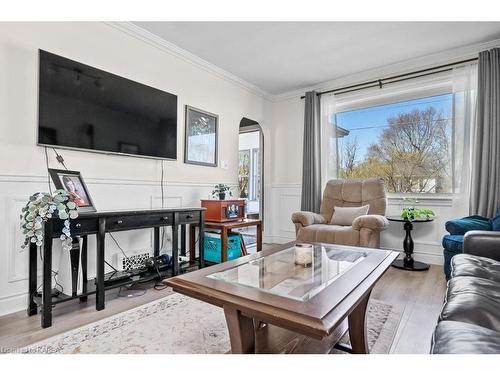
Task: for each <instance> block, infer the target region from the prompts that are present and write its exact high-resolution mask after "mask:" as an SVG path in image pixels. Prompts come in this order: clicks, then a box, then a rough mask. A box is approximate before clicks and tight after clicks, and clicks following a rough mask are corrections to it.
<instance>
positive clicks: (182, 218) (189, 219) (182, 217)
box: [178, 211, 200, 224]
mask: <svg viewBox="0 0 500 375" xmlns="http://www.w3.org/2000/svg"><path fill="white" fill-rule="evenodd" d="M199 221H200V211H189V212H180V213H179V223H178V224H186V223H198V222H199Z"/></svg>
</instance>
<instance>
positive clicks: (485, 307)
mask: <svg viewBox="0 0 500 375" xmlns="http://www.w3.org/2000/svg"><path fill="white" fill-rule="evenodd" d="M463 250H464V254H458V255H455V256H454V257H453V258H452V259H451V279H450V281H449V282H448V289H447V292H446V300H445V303H444V306H443V309H442V311H441V314H440V316H439V321H438V324H437V326H436V329H435V331H434V334H433V337H432V346H431V353H433V354H480V353H489V354H500V232H488V231H470V232H467V233H466V234H465V236H464V247H463Z"/></svg>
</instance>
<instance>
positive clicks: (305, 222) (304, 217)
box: [292, 211, 326, 227]
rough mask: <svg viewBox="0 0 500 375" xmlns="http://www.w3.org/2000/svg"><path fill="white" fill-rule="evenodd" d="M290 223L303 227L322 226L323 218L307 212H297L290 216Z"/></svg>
mask: <svg viewBox="0 0 500 375" xmlns="http://www.w3.org/2000/svg"><path fill="white" fill-rule="evenodd" d="M292 221H293V223H294V224H301V225H302V226H304V227H307V226H309V225H313V224H324V223H325V222H326V220H325V218H324V217H323V216H321V215H320V214H317V213H314V212H308V211H298V212H294V213H293V214H292Z"/></svg>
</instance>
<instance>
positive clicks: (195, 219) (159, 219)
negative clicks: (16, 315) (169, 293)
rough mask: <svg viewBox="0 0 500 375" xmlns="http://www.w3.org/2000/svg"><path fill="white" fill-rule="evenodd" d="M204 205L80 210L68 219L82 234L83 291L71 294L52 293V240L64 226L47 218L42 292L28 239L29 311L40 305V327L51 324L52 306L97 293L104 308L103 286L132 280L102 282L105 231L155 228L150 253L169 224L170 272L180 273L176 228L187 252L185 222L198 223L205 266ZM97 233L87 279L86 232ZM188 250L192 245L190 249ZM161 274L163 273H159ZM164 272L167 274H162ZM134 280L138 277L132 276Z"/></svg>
mask: <svg viewBox="0 0 500 375" xmlns="http://www.w3.org/2000/svg"><path fill="white" fill-rule="evenodd" d="M204 216H205V208H201V207H197V208H178V209H147V210H127V211H101V212H82V213H80V215H79V216H78V218H76V219H73V220H71V221H70V229H71V235H72V236H73V237H74V238H75V237H82V247H81V261H82V276H83V281H84V282H83V288H82V293H81V294H79V295H76V293H72V294H71V295H68V294H64V293H59V294H57V295H54V296H53V295H52V240H53V239H54V238H59V236H60V235H61V230H62V228H63V221H62V220H59V219H50V220H48V221H47V222H46V223H45V224H44V241H43V245H42V253H43V285H42V293H41V295H39V294H38V293H37V256H38V254H37V252H38V247H37V246H36V245H35V244H33V243H31V244H30V250H29V302H28V309H27V312H28V315H35V314H37V310H38V307H40V308H41V314H42V328H46V327H50V326H51V325H52V306H53V305H55V304H57V303H61V302H65V301H69V300H72V299H75V298H80V300H81V301H86V299H87V296H88V295H91V294H96V309H97V310H102V309H104V292H105V290H106V289H112V288H117V287H119V286H123V285H127V284H130V283H131V280H117V281H116V282H114V283H106V285H105V282H104V276H105V275H104V263H105V258H104V254H105V244H104V243H105V237H106V233H107V232H118V231H126V230H133V229H145V228H153V229H154V241H153V253H154V254H153V255H154V256H158V255H159V253H160V227H165V226H169V227H171V228H172V258H173V264H172V268H171V275H172V276H176V275H177V274H179V271H180V267H179V228H180V229H181V245H180V250H181V251H180V254H181V255H185V254H186V226H187V225H190V224H194V225H196V226H199V228H200V232H199V233H200V235H199V241H198V251H199V259H198V262H199V263H198V264H199V267H200V268H201V267H203V266H204V260H203V246H204V241H203V229H204ZM94 234H95V235H96V237H97V249H96V278H95V280H94V279H91V280H87V236H88V235H94ZM190 251H191V252H194V251H195V248H192V249H190ZM162 276H163V275H162ZM165 276H166V275H165ZM157 277H158V273H157V272H150V273H149V274H148V273H144V274H141V276H140V280H139V281H147V280H153V279H155V278H157ZM134 281H137V280H134Z"/></svg>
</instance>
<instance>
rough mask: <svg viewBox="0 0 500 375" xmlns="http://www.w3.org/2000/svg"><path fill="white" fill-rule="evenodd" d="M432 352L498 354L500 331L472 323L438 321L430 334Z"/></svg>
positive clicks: (499, 351)
mask: <svg viewBox="0 0 500 375" xmlns="http://www.w3.org/2000/svg"><path fill="white" fill-rule="evenodd" d="M431 353H432V354H498V353H500V333H498V332H496V331H493V330H490V329H488V328H484V327H479V326H477V325H474V324H468V323H462V322H453V321H444V322H440V323H439V324H438V325H437V327H436V330H435V331H434V335H433V336H432V349H431Z"/></svg>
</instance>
